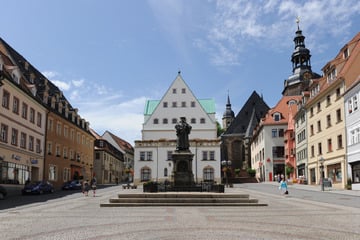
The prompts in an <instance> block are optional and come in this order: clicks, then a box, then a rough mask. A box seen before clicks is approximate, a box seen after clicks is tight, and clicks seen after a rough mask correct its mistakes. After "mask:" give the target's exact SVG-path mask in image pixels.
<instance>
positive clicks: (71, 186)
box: [62, 180, 82, 190]
mask: <svg viewBox="0 0 360 240" xmlns="http://www.w3.org/2000/svg"><path fill="white" fill-rule="evenodd" d="M81 188H82V186H81V182H80V181H79V180H72V181H67V182H66V183H64V185H63V186H62V190H80V189H81Z"/></svg>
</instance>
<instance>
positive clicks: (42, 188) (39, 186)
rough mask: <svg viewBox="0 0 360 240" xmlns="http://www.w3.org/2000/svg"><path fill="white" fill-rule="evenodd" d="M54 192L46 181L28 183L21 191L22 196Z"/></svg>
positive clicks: (52, 187)
mask: <svg viewBox="0 0 360 240" xmlns="http://www.w3.org/2000/svg"><path fill="white" fill-rule="evenodd" d="M54 191H55V189H54V186H53V185H52V184H51V183H50V182H48V181H37V182H33V183H29V184H27V185H25V186H24V188H23V189H22V190H21V193H22V194H23V195H25V194H43V193H53V192H54Z"/></svg>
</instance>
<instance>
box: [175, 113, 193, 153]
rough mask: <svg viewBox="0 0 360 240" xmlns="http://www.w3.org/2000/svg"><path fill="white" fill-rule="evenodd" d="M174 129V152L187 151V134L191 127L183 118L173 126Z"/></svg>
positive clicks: (188, 145)
mask: <svg viewBox="0 0 360 240" xmlns="http://www.w3.org/2000/svg"><path fill="white" fill-rule="evenodd" d="M175 129H176V136H177V143H176V151H186V150H189V147H190V144H189V134H190V131H191V126H190V125H189V124H188V123H187V122H186V118H185V117H181V118H180V122H178V123H177V124H176V125H175Z"/></svg>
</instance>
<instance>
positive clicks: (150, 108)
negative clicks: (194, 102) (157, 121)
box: [144, 99, 215, 115]
mask: <svg viewBox="0 0 360 240" xmlns="http://www.w3.org/2000/svg"><path fill="white" fill-rule="evenodd" d="M198 101H199V102H200V104H201V106H202V107H203V108H204V110H205V111H206V113H208V114H210V113H215V101H214V100H213V99H198ZM159 103H160V100H147V101H146V103H145V109H144V115H151V114H153V112H154V110H155V108H156V107H157V106H158V105H159Z"/></svg>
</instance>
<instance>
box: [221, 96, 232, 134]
mask: <svg viewBox="0 0 360 240" xmlns="http://www.w3.org/2000/svg"><path fill="white" fill-rule="evenodd" d="M234 118H235V114H234V111H233V110H232V109H231V103H230V97H229V94H228V97H227V104H226V110H225V112H224V114H223V118H222V124H223V129H224V131H226V129H228V127H229V126H230V124H231V123H232V121H233V120H234Z"/></svg>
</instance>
